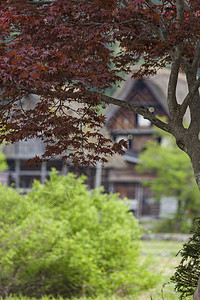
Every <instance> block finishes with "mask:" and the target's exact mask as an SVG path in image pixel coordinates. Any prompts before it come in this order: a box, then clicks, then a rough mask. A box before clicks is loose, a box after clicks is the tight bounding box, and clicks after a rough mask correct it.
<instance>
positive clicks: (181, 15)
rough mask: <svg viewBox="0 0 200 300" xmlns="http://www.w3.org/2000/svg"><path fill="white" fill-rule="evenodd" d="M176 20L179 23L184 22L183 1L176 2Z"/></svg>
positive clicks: (177, 0)
mask: <svg viewBox="0 0 200 300" xmlns="http://www.w3.org/2000/svg"><path fill="white" fill-rule="evenodd" d="M176 10H177V19H178V20H180V21H181V22H182V21H183V20H184V12H185V1H184V0H176Z"/></svg>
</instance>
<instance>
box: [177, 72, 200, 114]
mask: <svg viewBox="0 0 200 300" xmlns="http://www.w3.org/2000/svg"><path fill="white" fill-rule="evenodd" d="M199 87H200V77H199V78H198V79H197V80H196V81H195V83H194V84H193V85H192V86H191V87H190V91H189V92H188V94H187V96H186V97H185V99H184V100H183V103H182V104H181V106H180V113H181V115H182V116H184V114H185V112H186V109H187V107H188V105H189V102H190V100H191V99H192V98H193V97H194V96H195V94H196V92H197V91H198V89H199Z"/></svg>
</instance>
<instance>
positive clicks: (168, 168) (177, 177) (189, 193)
mask: <svg viewBox="0 0 200 300" xmlns="http://www.w3.org/2000/svg"><path fill="white" fill-rule="evenodd" d="M157 134H159V135H160V134H161V132H160V131H158V132H157ZM138 170H139V172H149V173H151V174H155V178H154V179H153V180H150V181H146V182H145V183H144V184H145V185H147V186H149V187H150V188H151V190H152V191H153V192H154V194H155V197H156V198H157V199H160V198H161V197H162V196H175V197H176V199H177V200H178V208H177V215H179V216H180V215H181V214H189V216H190V217H191V218H193V217H194V216H195V215H197V213H198V212H199V203H198V201H199V191H198V188H197V186H196V184H195V180H194V178H193V176H192V174H193V171H192V167H191V162H190V160H189V158H188V156H187V155H186V154H185V153H184V152H183V151H181V150H180V149H179V148H177V146H176V144H175V140H174V138H173V137H171V136H169V135H168V134H165V135H163V134H162V143H159V142H157V141H150V142H148V143H147V145H146V150H145V151H144V152H142V153H141V154H140V164H139V165H138Z"/></svg>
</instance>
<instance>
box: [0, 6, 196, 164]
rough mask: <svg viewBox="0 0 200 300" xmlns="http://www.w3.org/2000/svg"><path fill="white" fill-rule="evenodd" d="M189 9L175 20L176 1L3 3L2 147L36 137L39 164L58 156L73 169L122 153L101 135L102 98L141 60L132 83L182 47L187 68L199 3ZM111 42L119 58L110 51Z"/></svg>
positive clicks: (0, 13)
mask: <svg viewBox="0 0 200 300" xmlns="http://www.w3.org/2000/svg"><path fill="white" fill-rule="evenodd" d="M197 2H198V3H197ZM186 3H187V7H186V9H185V14H184V19H183V20H179V19H178V18H177V8H176V1H175V0H171V1H162V2H160V4H154V3H153V2H152V1H150V0H147V1H143V0H126V1H116V0H93V1H88V0H82V1H78V0H54V1H39V2H31V1H30V0H29V1H28V0H26V1H23V3H22V2H21V1H20V0H12V1H2V2H1V4H0V35H1V39H0V40H1V42H0V88H1V90H2V95H1V97H2V106H1V114H2V116H1V131H2V135H1V137H0V141H3V140H4V139H5V140H7V141H9V142H15V141H18V140H24V139H27V138H32V137H38V138H40V139H42V140H43V141H44V142H45V143H46V145H47V147H46V152H45V154H44V156H43V158H49V157H51V156H53V155H62V156H63V158H64V159H66V158H69V159H71V160H72V161H73V162H74V163H87V162H90V163H95V162H96V160H98V159H99V157H102V160H105V157H106V156H107V155H112V154H113V153H114V152H118V153H121V152H122V147H121V145H116V144H115V145H113V144H112V143H111V142H110V141H109V140H108V139H106V138H105V137H103V135H102V134H101V133H100V131H99V130H98V129H99V128H100V127H101V126H103V124H104V121H105V120H104V117H103V116H102V115H101V114H99V113H98V112H97V109H96V107H97V106H98V105H99V104H100V103H101V101H102V100H104V101H105V99H104V98H103V97H102V93H103V92H106V90H107V89H108V88H110V87H112V86H113V85H114V84H115V83H116V82H118V81H120V80H122V78H120V76H119V74H120V72H129V71H130V65H134V64H136V63H137V62H138V61H139V60H140V59H141V57H142V58H143V59H144V63H143V65H142V66H141V68H140V69H139V71H138V72H137V73H136V74H134V76H144V75H150V74H154V73H155V72H156V70H157V69H158V68H162V67H164V66H165V65H166V64H168V63H169V62H170V61H171V57H170V52H171V51H173V50H174V47H175V46H176V45H177V44H179V43H181V42H183V56H184V57H186V58H187V60H188V61H191V60H192V58H193V55H194V49H195V45H196V43H197V42H198V39H199V32H200V22H199V17H200V16H199V1H196V0H195V1H186ZM161 32H162V34H161ZM116 42H117V43H118V45H119V46H120V48H119V49H120V52H119V53H118V54H116V53H114V52H113V50H112V46H113V45H114V44H115V43H116ZM188 49H189V51H188ZM93 91H98V93H95V92H93ZM30 93H35V94H38V95H39V96H40V101H39V102H38V104H37V105H36V107H35V108H34V109H31V110H26V111H25V110H23V109H22V108H21V107H20V106H19V104H18V106H17V107H15V103H19V102H16V101H20V99H21V98H22V97H23V96H26V95H27V94H30ZM4 103H11V104H12V105H8V104H6V105H4Z"/></svg>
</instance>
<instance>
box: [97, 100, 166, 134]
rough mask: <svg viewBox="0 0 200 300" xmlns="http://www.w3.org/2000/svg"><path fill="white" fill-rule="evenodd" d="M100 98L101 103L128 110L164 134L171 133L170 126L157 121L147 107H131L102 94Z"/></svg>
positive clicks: (124, 102) (127, 103) (131, 105)
mask: <svg viewBox="0 0 200 300" xmlns="http://www.w3.org/2000/svg"><path fill="white" fill-rule="evenodd" d="M101 97H102V99H103V101H105V102H106V103H109V104H114V105H117V106H120V107H125V108H128V109H129V110H131V111H133V112H135V113H137V114H140V115H142V116H143V117H144V118H145V119H148V120H149V121H151V122H152V123H153V124H154V125H156V126H157V127H159V128H160V129H163V130H164V131H166V132H171V128H170V125H169V124H166V123H164V122H163V121H161V120H160V119H158V118H157V117H156V116H155V115H154V114H152V113H151V112H150V111H149V109H148V107H145V106H137V105H133V104H131V103H129V102H126V101H123V100H119V99H116V98H113V97H110V96H106V95H102V94H101Z"/></svg>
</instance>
